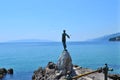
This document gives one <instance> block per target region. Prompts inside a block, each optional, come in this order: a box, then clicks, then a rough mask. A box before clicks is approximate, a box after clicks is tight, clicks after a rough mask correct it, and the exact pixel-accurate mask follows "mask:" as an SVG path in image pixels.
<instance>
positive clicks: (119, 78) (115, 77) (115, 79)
mask: <svg viewBox="0 0 120 80" xmlns="http://www.w3.org/2000/svg"><path fill="white" fill-rule="evenodd" d="M108 77H109V78H111V79H113V80H120V74H108Z"/></svg>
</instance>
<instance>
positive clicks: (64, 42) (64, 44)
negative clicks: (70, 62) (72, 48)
mask: <svg viewBox="0 0 120 80" xmlns="http://www.w3.org/2000/svg"><path fill="white" fill-rule="evenodd" d="M66 36H67V37H68V38H70V36H69V35H68V34H66V33H65V30H63V33H62V43H63V47H64V50H67V49H66V48H67V46H66Z"/></svg>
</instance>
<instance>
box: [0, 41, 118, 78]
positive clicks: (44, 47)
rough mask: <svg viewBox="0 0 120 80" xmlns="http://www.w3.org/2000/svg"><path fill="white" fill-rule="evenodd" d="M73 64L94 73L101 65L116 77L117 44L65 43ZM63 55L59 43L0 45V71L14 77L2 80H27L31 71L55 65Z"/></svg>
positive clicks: (30, 75) (30, 76) (8, 76)
mask: <svg viewBox="0 0 120 80" xmlns="http://www.w3.org/2000/svg"><path fill="white" fill-rule="evenodd" d="M67 44H68V51H69V53H70V55H71V57H72V60H73V64H78V65H80V66H82V67H86V68H91V69H97V68H99V67H103V66H104V64H105V63H108V64H109V67H111V68H113V69H114V71H113V72H112V73H119V74H120V62H119V61H120V43H118V42H112V43H111V42H109V43H108V42H107V43H88V42H74V43H67ZM62 51H63V47H62V44H61V43H58V42H51V43H39V42H38V43H37V42H35V43H0V67H5V68H7V69H8V68H13V69H14V75H13V76H12V75H7V76H6V77H5V78H4V80H31V78H32V74H33V72H34V70H36V69H38V67H40V66H42V67H45V66H46V65H47V63H48V62H49V61H52V62H55V63H56V62H57V60H58V57H59V56H60V54H61V53H62Z"/></svg>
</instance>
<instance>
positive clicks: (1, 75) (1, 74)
mask: <svg viewBox="0 0 120 80" xmlns="http://www.w3.org/2000/svg"><path fill="white" fill-rule="evenodd" d="M6 74H13V69H12V68H10V69H8V70H7V69H5V68H0V79H2V78H4V76H5V75H6Z"/></svg>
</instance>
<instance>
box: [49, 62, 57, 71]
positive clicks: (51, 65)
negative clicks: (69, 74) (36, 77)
mask: <svg viewBox="0 0 120 80" xmlns="http://www.w3.org/2000/svg"><path fill="white" fill-rule="evenodd" d="M47 67H48V68H49V69H56V64H54V63H53V62H49V63H48V65H47Z"/></svg>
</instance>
